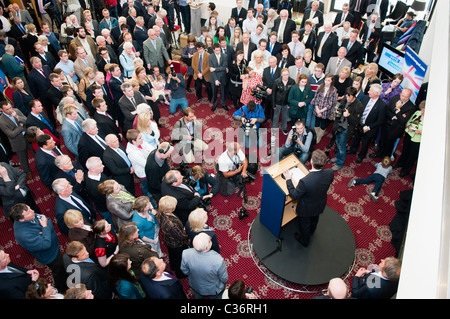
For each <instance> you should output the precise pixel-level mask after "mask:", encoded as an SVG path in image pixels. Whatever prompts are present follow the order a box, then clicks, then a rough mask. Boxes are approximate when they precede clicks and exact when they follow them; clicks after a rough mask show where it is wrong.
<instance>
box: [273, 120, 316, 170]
mask: <svg viewBox="0 0 450 319" xmlns="http://www.w3.org/2000/svg"><path fill="white" fill-rule="evenodd" d="M313 138H314V134H313V132H312V131H311V130H310V129H309V128H307V127H305V123H303V121H301V120H297V122H295V126H294V127H293V128H292V129H291V130H290V132H289V134H288V138H287V139H286V143H285V144H284V146H282V147H280V148H279V149H277V151H276V153H275V156H277V155H278V159H279V160H281V159H283V157H285V156H287V155H289V154H291V153H294V154H295V156H297V157H298V159H299V160H300V162H302V163H303V164H304V163H306V162H307V161H308V159H309V158H310V156H311V151H312V148H313V146H314V143H313Z"/></svg>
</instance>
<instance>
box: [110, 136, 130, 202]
mask: <svg viewBox="0 0 450 319" xmlns="http://www.w3.org/2000/svg"><path fill="white" fill-rule="evenodd" d="M105 142H106V145H107V147H106V149H105V151H104V152H103V163H104V164H105V166H106V167H107V168H108V169H109V170H110V172H111V177H112V178H113V179H115V180H116V181H117V183H119V184H121V185H123V186H124V187H125V188H126V189H127V190H128V191H129V192H130V193H131V194H132V195H134V194H135V187H134V168H133V166H132V164H131V162H130V160H129V159H128V157H127V154H126V152H125V148H124V147H123V146H122V145H120V143H119V139H118V138H117V136H116V135H114V134H109V135H107V136H106V137H105Z"/></svg>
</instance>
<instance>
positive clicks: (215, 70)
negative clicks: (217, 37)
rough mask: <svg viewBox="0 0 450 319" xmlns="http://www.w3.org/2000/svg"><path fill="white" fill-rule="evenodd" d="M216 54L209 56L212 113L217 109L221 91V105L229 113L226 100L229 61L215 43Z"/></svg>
mask: <svg viewBox="0 0 450 319" xmlns="http://www.w3.org/2000/svg"><path fill="white" fill-rule="evenodd" d="M213 48H214V54H210V55H209V69H210V70H211V80H210V83H211V86H212V91H213V97H212V100H213V107H212V109H211V111H215V110H216V108H217V91H218V90H220V104H222V107H223V108H224V109H225V111H228V107H227V106H226V99H225V85H226V83H227V72H228V61H227V59H228V58H227V55H226V54H224V53H222V49H221V48H220V44H219V43H214V45H213Z"/></svg>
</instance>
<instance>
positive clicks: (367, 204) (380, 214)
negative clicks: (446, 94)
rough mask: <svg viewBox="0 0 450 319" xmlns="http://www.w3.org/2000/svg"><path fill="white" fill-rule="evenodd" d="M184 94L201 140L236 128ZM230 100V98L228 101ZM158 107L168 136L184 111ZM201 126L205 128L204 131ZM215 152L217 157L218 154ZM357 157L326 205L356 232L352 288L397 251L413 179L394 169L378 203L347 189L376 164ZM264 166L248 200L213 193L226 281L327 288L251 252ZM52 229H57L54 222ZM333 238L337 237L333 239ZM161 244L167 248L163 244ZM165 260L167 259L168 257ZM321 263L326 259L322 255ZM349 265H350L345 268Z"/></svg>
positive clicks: (3, 241) (44, 271) (5, 236)
mask: <svg viewBox="0 0 450 319" xmlns="http://www.w3.org/2000/svg"><path fill="white" fill-rule="evenodd" d="M188 99H189V101H190V105H191V107H192V108H194V110H195V111H196V116H197V119H199V120H202V121H203V124H204V139H205V140H206V142H210V141H211V140H212V139H215V140H217V139H219V140H220V138H222V137H221V136H220V134H217V132H216V133H214V131H212V130H208V129H212V128H217V129H219V130H220V131H221V132H222V133H223V135H224V136H225V131H226V129H227V128H236V127H239V123H236V121H234V120H232V119H231V115H232V114H233V111H234V109H233V108H232V107H230V110H229V111H225V110H223V109H222V108H220V107H219V108H218V109H217V110H216V111H215V112H212V111H211V105H210V104H208V103H204V102H203V103H198V102H195V101H196V97H195V94H194V93H190V94H188ZM230 104H231V103H228V105H230ZM160 109H161V114H162V118H161V120H160V122H161V123H162V124H165V127H164V128H162V129H161V141H169V140H170V138H169V134H170V131H171V129H172V128H173V125H174V123H175V121H176V120H178V119H179V118H180V117H181V116H182V115H181V112H180V109H178V110H177V112H176V113H175V114H174V115H170V114H169V112H168V106H166V105H162V104H161V106H160ZM264 127H267V128H269V127H270V121H269V122H266V123H265V124H264ZM205 130H207V131H206V132H205ZM281 138H282V139H283V141H280V144H281V143H284V139H285V137H284V135H282V137H281ZM330 138H331V134H330V133H329V132H328V134H327V135H326V136H325V137H324V138H323V139H322V141H321V142H320V143H319V144H318V145H317V146H316V148H320V149H325V146H326V145H327V144H328V143H329V141H330ZM400 150H401V145H399V148H398V149H397V156H399V154H400ZM372 152H373V150H371V151H370V153H372ZM213 155H214V156H216V157H218V156H219V155H220V154H213ZM355 159H356V157H355V155H349V156H348V157H347V159H346V162H345V167H344V168H343V169H342V170H340V171H339V172H337V173H336V174H335V179H334V182H333V184H332V186H331V187H330V190H329V196H328V206H330V207H331V208H332V209H334V210H335V211H337V212H338V213H339V214H340V215H342V218H344V219H345V221H347V223H348V224H349V226H350V227H351V229H352V231H353V234H354V237H355V242H356V253H355V263H354V267H353V268H352V269H351V271H350V273H349V274H347V276H346V277H345V280H346V282H347V283H348V286H349V287H351V278H352V277H353V275H354V274H355V273H356V271H357V269H358V268H359V267H366V266H368V265H369V264H371V263H379V262H380V259H382V258H385V257H388V256H393V255H394V254H395V250H394V248H393V246H392V245H391V243H390V239H391V232H390V230H389V223H390V221H391V220H392V218H393V217H394V215H395V213H396V211H395V207H394V202H395V201H396V200H397V199H398V197H399V192H400V191H403V190H407V189H411V188H412V187H413V181H412V180H411V178H410V177H404V178H400V177H399V176H398V173H399V172H398V170H394V172H393V173H392V174H391V175H390V176H389V178H388V179H387V180H386V181H385V184H384V185H383V188H382V191H381V193H380V197H379V199H378V203H374V202H372V200H371V198H370V196H369V194H370V191H371V189H372V188H373V185H359V186H356V187H353V188H352V189H348V188H347V183H348V182H349V180H350V179H351V178H352V177H359V178H363V177H367V176H368V175H370V174H372V173H373V171H374V169H373V164H374V163H376V160H372V159H370V158H368V157H367V158H366V159H365V160H364V162H363V163H361V164H355V163H354V161H355ZM262 160H263V159H262ZM13 161H17V159H15V158H13ZM29 162H30V166H31V167H32V169H33V176H34V178H33V179H32V180H31V181H29V186H30V188H31V189H32V190H33V191H34V192H35V194H36V195H37V203H38V205H39V207H40V209H41V211H42V212H43V213H44V214H46V215H47V216H49V217H51V218H54V213H53V207H54V203H55V195H54V194H51V193H50V192H49V191H48V190H47V188H46V187H45V186H44V185H43V184H42V183H41V181H40V179H39V175H38V173H37V171H36V168H35V166H34V158H33V157H32V155H31V153H30V159H29ZM203 165H204V167H205V168H206V169H207V170H208V171H209V172H214V164H213V162H212V161H211V160H209V161H206V162H205V163H204V164H203ZM331 165H332V164H327V168H328V167H331ZM265 166H267V163H265V162H262V163H261V168H260V170H259V172H258V174H257V179H256V180H255V181H253V182H251V183H250V184H248V185H247V194H248V203H244V201H243V198H242V197H237V196H236V195H234V196H230V197H226V198H225V197H222V196H221V195H220V194H218V195H217V196H216V197H215V198H213V200H212V204H211V206H210V210H209V220H208V224H209V225H210V226H212V227H214V229H215V231H216V233H217V237H218V240H219V243H220V245H221V255H222V256H223V258H224V259H225V261H226V265H227V269H228V274H229V280H228V284H231V283H232V282H234V281H235V280H237V279H242V280H244V281H245V283H246V285H247V286H252V287H253V289H254V293H255V294H256V295H257V297H258V298H260V299H308V298H311V297H312V296H314V295H316V294H317V292H318V291H319V290H321V289H324V288H326V285H325V286H321V287H304V286H299V285H296V284H292V283H289V282H286V281H284V280H283V279H281V278H279V277H277V276H276V275H275V274H272V273H271V272H270V271H267V270H266V269H265V268H264V266H263V265H261V263H260V262H259V261H258V259H257V258H256V257H255V256H254V254H252V249H251V242H250V243H249V241H248V235H249V229H250V227H251V224H252V221H253V220H254V218H255V217H256V216H257V214H258V213H259V211H260V203H261V196H262V194H261V188H262V172H263V169H264V167H265ZM308 168H309V167H308ZM136 189H137V193H138V195H140V194H141V193H140V186H139V183H136ZM241 207H245V208H246V209H247V211H248V212H249V215H250V216H249V217H247V218H244V219H242V220H240V219H239V217H238V214H239V210H240V208H241ZM55 228H56V230H57V231H58V228H57V226H56V222H55ZM0 230H1V231H0V245H1V246H2V247H4V248H5V249H6V251H7V252H8V253H9V254H10V255H11V260H12V262H13V263H16V264H18V265H21V266H24V267H27V268H36V269H38V270H39V271H40V272H41V275H42V276H48V275H49V273H48V272H49V270H48V268H46V267H42V265H40V264H38V263H37V262H36V260H35V259H34V258H33V257H32V256H31V255H30V254H29V253H28V252H26V251H25V250H24V249H22V248H21V247H20V246H19V245H18V244H17V243H16V241H15V239H14V232H13V225H12V223H11V221H10V220H9V218H5V217H3V215H2V217H1V218H0ZM58 235H59V239H60V245H61V251H62V252H64V250H65V247H66V245H67V238H66V237H65V236H64V235H62V234H60V233H59V234H58ZM337 240H339V239H338V238H337ZM162 246H163V250H164V251H165V247H164V245H162ZM166 262H167V263H168V260H167V261H166ZM323 262H327V261H326V260H324V261H323ZM351 266H352V265H349V267H351ZM169 267H170V265H169ZM349 269H350V268H349ZM299 271H300V270H299ZM182 282H183V285H184V287H185V291H186V293H187V295H188V297H189V298H192V297H193V293H192V291H191V289H190V288H189V285H188V280H187V279H183V280H182Z"/></svg>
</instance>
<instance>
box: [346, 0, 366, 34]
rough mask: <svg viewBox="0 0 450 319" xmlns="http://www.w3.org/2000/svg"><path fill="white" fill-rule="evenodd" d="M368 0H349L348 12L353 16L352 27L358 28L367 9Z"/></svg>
mask: <svg viewBox="0 0 450 319" xmlns="http://www.w3.org/2000/svg"><path fill="white" fill-rule="evenodd" d="M368 4H369V2H368V0H350V13H351V14H352V15H353V17H354V18H355V21H354V22H353V25H352V27H353V28H356V29H358V30H359V25H360V23H361V18H362V17H363V16H364V14H365V13H366V10H367V6H368Z"/></svg>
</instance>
